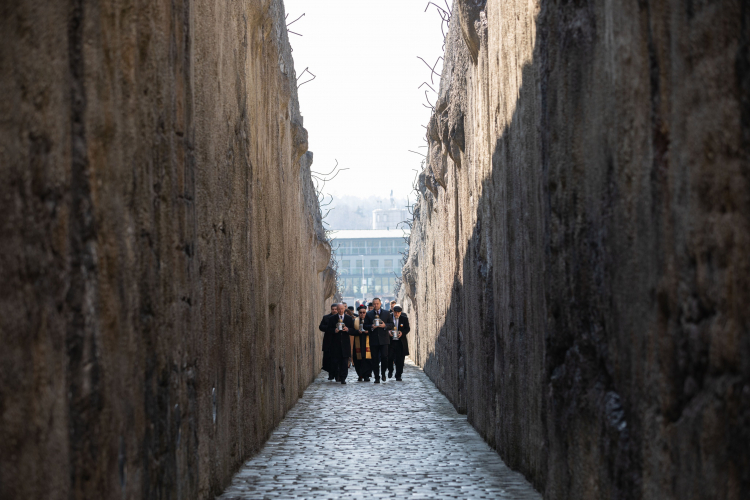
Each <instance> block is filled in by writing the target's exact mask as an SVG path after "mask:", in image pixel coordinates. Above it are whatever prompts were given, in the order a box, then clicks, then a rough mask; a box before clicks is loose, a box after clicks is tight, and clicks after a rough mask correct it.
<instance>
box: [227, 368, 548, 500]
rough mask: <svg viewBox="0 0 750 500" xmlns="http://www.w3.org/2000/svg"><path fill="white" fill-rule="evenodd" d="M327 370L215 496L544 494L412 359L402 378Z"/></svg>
mask: <svg viewBox="0 0 750 500" xmlns="http://www.w3.org/2000/svg"><path fill="white" fill-rule="evenodd" d="M326 375H327V374H321V375H319V376H318V378H317V379H315V382H313V383H312V384H311V385H310V387H309V388H308V389H307V390H306V391H305V394H304V396H303V397H302V398H301V399H300V400H299V402H297V404H296V405H295V406H294V408H292V410H291V411H290V412H289V413H288V414H287V417H286V418H285V419H284V420H283V421H282V423H281V425H280V426H279V428H278V429H276V430H275V431H274V432H273V434H272V435H271V437H270V439H269V440H268V442H267V443H266V445H265V447H264V448H263V450H262V451H261V452H260V453H259V454H258V455H257V456H255V457H254V458H253V459H252V460H250V461H249V462H247V463H246V464H245V465H244V466H243V467H242V469H241V470H240V471H239V472H238V473H237V475H236V476H235V477H234V479H233V481H232V485H231V486H230V487H229V488H228V489H227V490H226V491H225V492H224V494H223V495H222V496H221V497H219V498H221V499H222V500H239V499H243V500H244V499H251V498H269V499H271V498H272V499H284V498H502V499H506V498H507V499H511V498H512V499H541V496H540V495H539V493H537V492H536V491H535V490H534V489H532V487H531V486H530V485H529V483H528V482H527V481H526V480H525V479H524V478H523V476H521V475H520V474H518V473H516V472H513V471H511V470H510V469H509V468H508V467H507V466H506V465H505V464H504V463H503V461H502V460H501V459H500V456H499V455H498V454H497V453H495V452H494V451H493V450H492V449H491V448H490V447H489V446H488V445H487V444H486V443H485V442H484V440H482V438H481V437H480V436H479V434H477V432H476V431H475V430H474V428H473V427H471V425H469V423H468V422H467V421H466V416H465V415H459V414H458V413H457V412H456V410H455V409H454V408H453V406H452V405H451V404H450V403H449V402H448V400H447V399H446V398H445V396H443V395H442V394H441V393H440V391H438V390H437V388H436V387H435V385H434V384H433V383H432V382H431V381H430V379H428V378H427V376H426V375H425V374H424V372H423V371H422V370H420V369H419V368H418V367H416V366H415V365H414V364H412V363H411V361H410V360H409V359H408V358H407V366H406V367H405V369H404V377H403V379H404V381H403V382H396V381H395V380H394V379H390V380H389V381H388V382H387V383H385V384H383V383H381V384H379V385H376V384H373V383H372V382H370V383H366V382H357V375H356V373H355V371H354V368H352V369H351V370H350V372H349V377H348V379H347V384H346V385H342V384H337V383H334V382H328V381H327V376H326Z"/></svg>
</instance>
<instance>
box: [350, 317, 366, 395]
mask: <svg viewBox="0 0 750 500" xmlns="http://www.w3.org/2000/svg"><path fill="white" fill-rule="evenodd" d="M366 314H367V306H366V305H364V304H362V305H360V306H359V317H357V318H356V319H355V320H354V329H353V330H351V331H350V332H349V335H350V338H351V343H352V353H353V354H352V363H354V369H355V370H357V376H358V377H359V378H358V379H357V382H362V381H365V382H369V381H370V374H371V373H372V351H371V350H370V332H368V331H367V330H365V315H366Z"/></svg>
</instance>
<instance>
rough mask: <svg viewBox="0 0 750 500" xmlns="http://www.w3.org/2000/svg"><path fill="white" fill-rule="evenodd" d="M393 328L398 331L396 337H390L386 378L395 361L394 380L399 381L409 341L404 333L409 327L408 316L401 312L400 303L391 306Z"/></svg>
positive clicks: (391, 370) (391, 371) (406, 332)
mask: <svg viewBox="0 0 750 500" xmlns="http://www.w3.org/2000/svg"><path fill="white" fill-rule="evenodd" d="M393 325H394V327H393V329H394V330H396V331H398V339H391V344H390V348H389V353H388V378H391V375H393V363H394V362H395V363H396V380H397V381H398V382H401V375H402V374H403V373H404V360H405V359H406V356H408V354H409V342H408V341H407V340H406V335H407V334H408V333H409V331H410V330H411V328H410V327H409V318H408V317H407V316H406V313H404V312H402V308H401V306H400V305H398V304H396V305H394V306H393Z"/></svg>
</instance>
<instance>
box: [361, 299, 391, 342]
mask: <svg viewBox="0 0 750 500" xmlns="http://www.w3.org/2000/svg"><path fill="white" fill-rule="evenodd" d="M376 312H377V311H375V309H373V310H372V311H368V312H367V315H366V316H365V329H366V330H369V329H370V328H372V323H373V321H375V313H376ZM380 320H381V321H383V322H384V323H385V328H375V329H374V330H373V331H372V335H370V346H378V345H388V344H390V343H391V339H390V337H389V336H388V330H390V329H392V328H393V316H391V311H387V310H385V309H382V308H381V309H380Z"/></svg>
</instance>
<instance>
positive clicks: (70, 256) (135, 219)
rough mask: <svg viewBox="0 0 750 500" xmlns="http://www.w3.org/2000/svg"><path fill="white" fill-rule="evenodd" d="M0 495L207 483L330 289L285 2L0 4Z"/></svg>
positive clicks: (296, 367)
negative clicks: (287, 31)
mask: <svg viewBox="0 0 750 500" xmlns="http://www.w3.org/2000/svg"><path fill="white" fill-rule="evenodd" d="M0 95H2V99H0V283H2V286H0V332H1V335H0V345H1V346H2V348H1V349H0V415H1V416H0V498H3V499H11V498H18V499H20V498H24V499H35V498H38V499H42V498H44V499H57V498H60V499H62V498H65V499H71V498H81V499H82V498H133V499H135V498H138V499H141V498H143V499H149V498H162V499H166V498H174V499H179V498H183V499H195V498H209V497H211V496H212V495H213V494H216V493H217V492H219V491H220V490H221V489H222V488H223V486H224V485H225V484H227V482H228V480H229V478H230V476H231V474H232V472H233V471H235V470H236V468H237V467H238V466H239V464H240V463H241V462H242V461H243V460H244V459H245V458H247V457H249V456H250V455H252V454H253V453H254V452H255V451H257V450H258V449H259V447H260V446H261V444H262V443H263V441H264V440H265V439H266V437H267V436H268V435H269V433H270V432H271V430H272V429H273V428H274V426H275V425H276V424H277V423H278V422H279V421H280V419H281V418H282V417H283V415H284V414H285V412H286V411H287V410H288V409H289V408H290V407H291V406H292V405H293V404H294V402H295V401H296V400H297V398H298V397H299V396H300V395H301V394H302V391H303V390H304V388H305V387H306V386H307V385H308V384H309V383H310V382H311V381H312V380H313V378H314V376H315V375H316V373H317V372H318V371H319V369H320V366H321V353H320V342H321V339H320V336H319V335H318V333H317V330H316V328H315V327H316V326H317V322H318V321H319V319H320V318H319V316H320V314H322V313H323V312H325V302H324V301H325V299H326V297H328V296H331V295H332V294H333V292H334V286H335V283H334V279H335V278H334V275H332V274H331V272H330V269H329V268H327V266H328V263H329V257H330V247H329V246H328V244H327V243H326V241H325V235H324V232H323V229H322V226H321V221H320V211H319V208H318V204H317V198H316V195H315V193H314V190H313V187H312V182H311V179H310V172H309V168H310V163H311V162H312V154H311V153H305V152H306V150H307V132H306V131H305V129H304V128H303V126H302V117H301V115H300V112H299V107H298V103H297V91H296V80H295V72H294V65H293V61H292V57H291V49H290V46H289V42H288V39H287V33H286V29H285V22H284V10H283V5H282V2H281V0H257V1H250V2H244V1H238V0H230V1H224V2H213V1H204V0H184V1H177V2H174V1H164V0H148V1H132V0H117V1H111V2H95V1H90V0H71V1H68V2H53V1H47V2H39V1H33V0H20V1H17V2H4V3H3V5H2V7H0Z"/></svg>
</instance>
